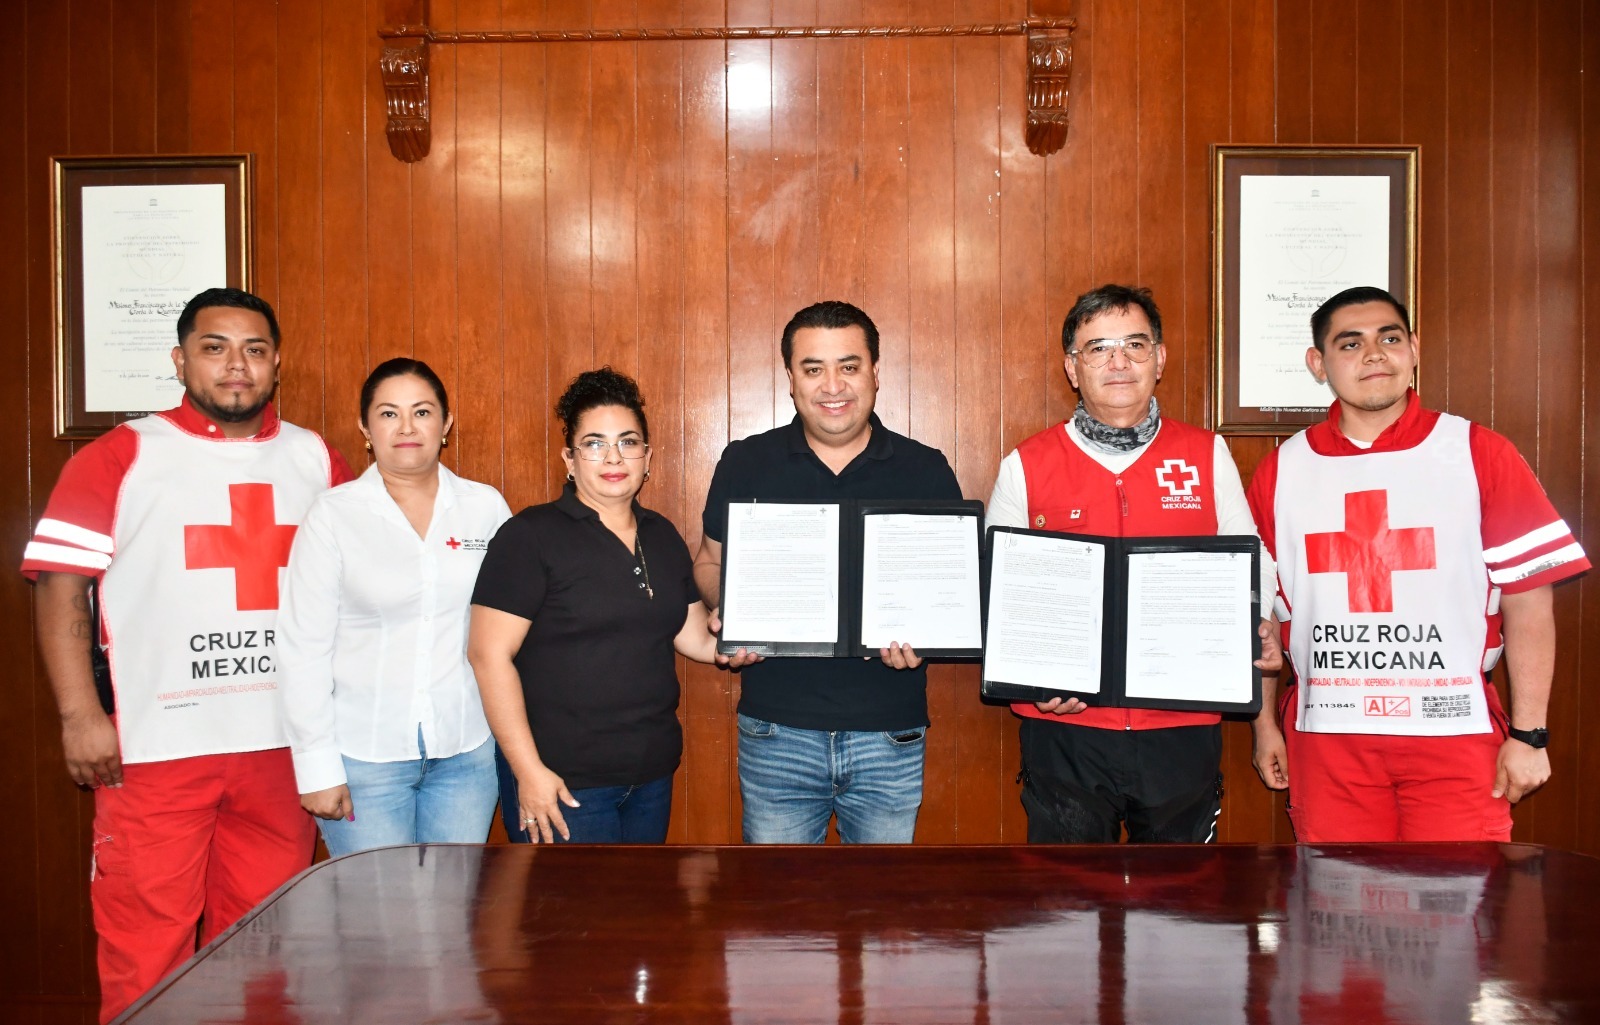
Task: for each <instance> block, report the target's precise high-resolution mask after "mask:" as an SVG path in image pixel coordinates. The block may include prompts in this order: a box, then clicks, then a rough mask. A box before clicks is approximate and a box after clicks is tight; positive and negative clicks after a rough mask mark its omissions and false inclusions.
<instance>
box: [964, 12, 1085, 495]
mask: <svg viewBox="0 0 1600 1025" xmlns="http://www.w3.org/2000/svg"><path fill="white" fill-rule="evenodd" d="M1093 10H1094V9H1093V0H1088V2H1086V3H1084V4H1083V5H1081V7H1080V9H1079V13H1078V24H1079V28H1078V30H1077V31H1076V32H1074V33H1073V36H1072V54H1073V57H1072V62H1073V76H1072V84H1071V94H1070V95H1069V97H1068V99H1067V116H1068V117H1069V118H1070V119H1071V121H1070V123H1069V126H1068V128H1067V141H1066V144H1065V145H1064V146H1063V147H1062V148H1061V150H1060V151H1059V152H1057V153H1055V154H1054V155H1052V156H1050V157H1049V158H1047V159H1046V160H1045V219H1044V225H1045V247H1046V254H1047V260H1046V278H1045V288H1046V299H1045V307H1046V319H1047V321H1048V328H1049V330H1048V334H1049V338H1048V342H1049V344H1048V346H1047V349H1048V351H1049V354H1050V356H1049V359H1050V364H1051V371H1050V374H1049V375H1048V376H1047V378H1046V381H1047V384H1046V391H1045V417H1044V419H1045V424H1046V425H1047V426H1048V425H1053V424H1058V423H1061V422H1062V421H1063V420H1066V419H1067V418H1068V417H1070V416H1071V415H1072V412H1073V410H1074V409H1076V408H1077V405H1078V394H1077V392H1075V391H1073V390H1072V384H1071V382H1070V381H1068V380H1067V374H1066V369H1065V358H1066V353H1065V351H1064V350H1063V349H1062V347H1061V325H1062V322H1063V321H1065V320H1066V319H1067V312H1068V311H1069V310H1071V309H1072V305H1073V303H1074V302H1076V301H1077V298H1078V296H1080V295H1082V294H1083V293H1084V292H1086V291H1087V290H1089V289H1090V288H1093V287H1095V285H1097V284H1100V283H1101V282H1100V281H1099V280H1098V278H1097V275H1096V271H1095V263H1094V189H1093V185H1092V183H1093V181H1094V161H1095V152H1094V150H1095V119H1094V117H1093V111H1094V106H1095V88H1094V82H1095V77H1094V74H1093V68H1094V65H1095V63H1096V60H1097V58H1096V57H1095V44H1094V38H1095V37H1094V33H1093V32H1091V31H1089V28H1088V26H1089V25H1091V24H1092V23H1093V18H1094V13H1093ZM1021 440H1022V439H1021V438H1007V439H1005V442H1006V445H1007V447H1008V451H1009V449H1010V448H1014V447H1015V443H1016V442H1018V441H1021ZM983 497H984V498H985V499H987V498H988V497H989V496H988V495H987V494H985V495H984V496H983Z"/></svg>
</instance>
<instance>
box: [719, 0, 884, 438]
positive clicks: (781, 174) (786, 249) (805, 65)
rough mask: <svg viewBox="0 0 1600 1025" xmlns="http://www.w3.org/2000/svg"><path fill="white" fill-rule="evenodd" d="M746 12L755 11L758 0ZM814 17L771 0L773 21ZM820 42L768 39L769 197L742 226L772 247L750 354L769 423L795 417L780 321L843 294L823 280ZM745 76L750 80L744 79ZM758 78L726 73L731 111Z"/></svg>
mask: <svg viewBox="0 0 1600 1025" xmlns="http://www.w3.org/2000/svg"><path fill="white" fill-rule="evenodd" d="M749 13H750V15H751V16H759V15H760V13H761V12H760V8H759V5H757V6H756V7H755V8H752V9H751V10H750V12H749ZM817 18H818V10H817V0H776V2H774V3H773V4H772V5H771V11H770V19H771V21H772V22H773V23H774V24H782V25H805V24H810V23H813V22H815V21H816V20H817ZM741 24H743V22H741ZM824 49H826V44H824V43H820V42H817V41H816V40H811V39H796V40H786V41H783V42H775V43H773V44H772V46H771V65H770V66H771V80H770V85H769V86H768V93H769V97H770V103H771V122H772V134H771V159H770V160H768V161H766V162H765V163H764V164H763V166H764V167H767V168H769V169H770V171H771V178H770V182H771V183H772V185H771V192H770V193H769V194H770V196H771V202H770V205H769V206H768V207H767V209H766V211H765V212H764V214H763V215H762V218H761V220H760V221H758V222H756V223H755V224H750V225H748V227H749V228H750V229H752V230H753V231H754V232H755V233H756V234H757V235H759V236H763V237H764V238H765V240H766V242H767V243H768V244H769V245H770V246H771V250H772V307H771V311H770V313H771V318H772V320H771V323H770V324H769V325H768V326H767V327H766V328H765V331H764V333H763V335H762V338H761V340H760V343H759V345H757V346H756V347H755V349H754V350H753V351H752V352H751V356H752V357H753V358H754V359H755V360H757V361H760V362H761V363H762V364H763V365H764V367H765V370H766V373H767V376H768V377H769V378H770V380H771V385H770V388H771V393H770V394H771V403H772V412H771V418H772V419H771V422H772V423H775V424H781V423H787V422H788V421H789V420H791V419H792V418H793V417H794V402H793V400H792V399H791V397H790V394H789V376H788V374H787V373H786V372H785V369H784V366H783V359H782V356H781V354H780V349H779V341H780V339H781V336H782V331H783V327H784V325H785V324H787V323H788V322H789V318H790V317H792V316H794V314H795V313H796V312H798V311H799V310H802V309H804V308H805V307H807V306H810V305H811V304H812V303H815V302H819V301H821V300H824V299H836V298H846V299H847V298H850V297H849V296H846V295H837V294H834V292H833V291H832V290H830V288H829V287H828V286H825V285H824V284H823V276H824V275H823V264H824V262H825V261H824V258H823V256H822V254H823V252H824V251H825V243H826V239H827V237H828V235H829V233H830V232H831V231H833V230H835V225H834V223H833V221H832V219H831V218H827V217H824V216H823V214H822V209H821V207H822V204H823V203H824V202H826V201H827V198H828V193H827V191H826V190H825V188H824V186H823V184H822V176H823V171H822V166H821V164H822V155H823V153H824V152H826V151H827V150H828V149H829V148H830V147H828V146H826V145H825V144H824V143H823V141H822V139H823V137H822V127H821V124H822V110H823V106H824V102H823V99H822V94H821V81H822V79H821V69H820V66H819V65H820V62H821V60H822V52H823V50H824ZM745 81H748V82H749V83H752V85H749V86H747V85H745V84H743V82H745ZM760 82H761V79H760V76H759V75H758V74H756V73H755V72H753V71H747V72H745V73H744V77H743V79H742V80H741V79H740V78H734V79H730V80H729V83H728V105H729V109H730V111H732V110H739V109H744V108H745V107H746V106H747V105H749V104H750V102H751V101H750V100H749V99H747V98H746V90H747V89H748V88H752V87H757V86H759V83H760ZM729 225H730V228H731V229H733V230H734V231H735V237H737V232H738V231H739V230H741V229H742V228H743V227H744V225H743V224H741V221H740V220H739V217H738V215H737V214H736V213H735V212H734V211H733V210H732V209H731V208H730V219H729ZM867 312H868V314H869V315H871V314H872V311H871V310H868V311H867ZM735 337H737V335H735ZM752 373H754V370H753V369H752ZM752 401H758V399H753V400H752Z"/></svg>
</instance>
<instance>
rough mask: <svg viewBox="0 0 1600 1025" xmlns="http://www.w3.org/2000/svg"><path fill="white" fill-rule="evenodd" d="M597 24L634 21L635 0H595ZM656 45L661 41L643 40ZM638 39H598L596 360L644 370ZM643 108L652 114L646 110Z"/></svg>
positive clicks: (593, 118) (594, 89)
mask: <svg viewBox="0 0 1600 1025" xmlns="http://www.w3.org/2000/svg"><path fill="white" fill-rule="evenodd" d="M592 6H593V24H594V27H596V28H619V27H627V26H630V25H633V24H636V21H635V20H634V17H633V2H632V0H595V2H594V3H593V5H592ZM644 45H645V46H648V47H654V46H656V45H658V44H656V43H646V44H644ZM639 48H640V44H638V43H607V44H603V45H599V46H595V47H592V48H591V49H592V51H593V52H592V54H591V57H590V67H589V74H590V80H591V83H592V85H591V94H590V95H591V103H592V107H591V111H590V123H591V132H592V136H591V145H592V150H591V154H592V155H591V164H590V175H589V187H590V194H591V200H590V206H591V218H592V223H593V234H592V238H593V246H594V253H593V257H592V259H593V261H594V264H593V271H592V274H593V279H594V289H593V292H592V295H593V296H594V299H593V303H594V314H593V316H594V338H595V363H596V364H607V363H608V364H610V365H612V366H613V367H615V368H616V369H617V370H620V371H621V372H623V373H625V374H629V375H631V376H637V374H638V370H639V326H640V324H639V279H638V253H637V251H636V249H635V233H636V227H635V225H636V220H637V217H638V215H639V213H638V211H637V209H636V205H637V202H638V175H639V169H638V168H637V167H636V166H635V157H636V146H635V142H636V140H635V132H636V130H637V128H636V125H635V111H636V110H637V109H638V108H637V106H636V103H635V89H636V84H635V78H636V71H637V66H638V60H639V57H640V53H639ZM640 115H641V116H646V115H645V114H644V112H642V111H640Z"/></svg>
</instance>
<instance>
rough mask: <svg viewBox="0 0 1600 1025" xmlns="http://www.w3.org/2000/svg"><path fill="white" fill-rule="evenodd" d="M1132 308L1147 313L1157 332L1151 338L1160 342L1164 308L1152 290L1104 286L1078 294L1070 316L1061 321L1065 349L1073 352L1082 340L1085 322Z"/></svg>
mask: <svg viewBox="0 0 1600 1025" xmlns="http://www.w3.org/2000/svg"><path fill="white" fill-rule="evenodd" d="M1131 307H1138V308H1139V309H1140V310H1142V311H1143V312H1144V315H1145V317H1146V318H1147V319H1148V320H1149V321H1150V330H1151V332H1153V333H1154V335H1155V337H1153V338H1151V339H1150V340H1151V341H1152V342H1154V343H1155V344H1157V345H1160V344H1161V310H1160V309H1159V308H1157V306H1156V300H1155V297H1154V296H1152V295H1151V294H1150V290H1149V289H1148V288H1140V287H1138V286H1132V285H1101V286H1100V287H1099V288H1094V289H1090V290H1089V291H1087V292H1085V293H1083V294H1082V295H1080V296H1078V301H1077V302H1075V303H1073V304H1072V309H1071V311H1069V312H1068V313H1067V319H1066V320H1065V321H1063V322H1062V324H1061V351H1062V352H1064V353H1067V354H1068V355H1071V353H1072V346H1073V345H1074V344H1076V342H1077V340H1078V329H1079V328H1081V327H1082V326H1083V325H1084V324H1086V323H1088V322H1089V321H1091V320H1093V319H1094V318H1096V317H1098V316H1100V315H1101V314H1102V313H1122V312H1125V311H1126V310H1128V309H1129V308H1131Z"/></svg>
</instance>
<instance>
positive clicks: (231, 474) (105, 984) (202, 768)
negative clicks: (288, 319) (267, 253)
mask: <svg viewBox="0 0 1600 1025" xmlns="http://www.w3.org/2000/svg"><path fill="white" fill-rule="evenodd" d="M172 361H173V364H174V366H175V367H176V369H177V377H178V380H179V382H180V383H182V384H183V386H184V391H185V395H184V398H183V402H182V404H181V405H179V406H178V407H177V408H176V409H171V410H168V411H166V412H164V413H157V414H154V415H152V416H149V417H146V418H144V419H140V420H133V421H129V422H127V423H124V424H121V425H119V426H117V427H116V428H114V429H112V430H111V431H109V432H107V433H106V434H105V435H103V436H102V437H100V438H98V439H96V440H95V441H94V442H92V443H91V444H89V445H87V446H85V447H84V448H83V449H82V450H81V451H79V452H78V453H77V454H76V455H74V456H73V457H72V459H71V460H70V461H69V462H68V463H67V465H66V467H65V468H64V469H63V470H62V472H61V478H60V480H58V481H57V482H56V487H55V490H54V491H53V492H52V493H51V495H50V502H49V505H48V506H47V507H46V509H45V513H44V517H43V518H42V519H41V520H40V521H39V525H38V528H37V529H36V530H35V532H34V535H33V539H32V541H31V542H30V543H29V544H28V547H27V551H26V552H25V554H24V556H23V562H22V572H23V574H24V575H25V576H27V577H28V578H29V579H30V580H35V581H36V582H37V584H38V590H37V594H36V608H37V624H38V635H39V648H40V651H41V653H42V655H43V657H44V662H45V667H46V669H47V670H48V671H49V674H50V683H51V686H52V687H53V689H54V690H55V695H56V702H57V706H58V708H59V711H60V713H61V733H62V746H63V748H64V752H65V755H66V762H67V773H68V775H70V776H71V777H72V779H73V781H74V782H76V783H78V784H79V785H80V786H85V787H92V788H93V789H94V791H95V820H94V858H93V861H92V868H91V882H90V895H91V898H92V903H93V905H94V920H95V930H96V932H97V933H98V934H99V941H100V942H99V969H100V990H101V1019H102V1020H103V1021H104V1020H109V1019H110V1018H113V1017H115V1016H116V1015H117V1014H118V1013H119V1012H121V1011H122V1010H123V1009H124V1008H126V1007H127V1006H128V1005H129V1004H131V1003H132V1002H133V1001H134V1000H136V999H137V998H138V997H139V996H140V994H142V993H143V992H144V991H145V990H146V989H148V988H150V986H152V985H153V984H154V983H156V982H157V981H158V980H159V979H160V978H161V977H162V976H164V975H165V974H166V973H167V972H169V971H170V970H172V969H173V968H174V967H176V966H177V965H179V964H181V963H182V962H183V961H184V960H185V959H187V958H188V957H189V955H191V954H192V953H194V950H195V939H196V926H197V925H198V924H199V923H201V922H202V921H203V923H204V927H203V929H202V930H201V932H200V936H199V939H200V942H201V943H205V942H208V941H210V940H211V939H212V938H213V937H215V936H216V935H217V934H218V933H220V932H222V930H223V929H226V928H227V927H228V926H229V925H231V924H232V923H233V922H235V921H236V920H237V919H238V918H239V917H240V916H241V915H243V914H244V913H245V912H246V911H248V910H249V909H250V908H252V907H254V906H255V905H256V904H257V903H259V902H260V901H261V900H262V898H264V897H266V896H267V895H268V894H270V893H271V892H272V891H273V890H274V889H276V888H277V887H278V886H279V885H281V884H282V883H283V882H284V881H285V880H287V879H288V878H289V877H290V876H292V875H294V873H295V872H297V871H299V870H300V869H302V868H305V867H306V866H307V865H308V864H310V861H311V852H312V845H313V842H314V836H315V830H314V827H313V825H312V822H311V819H310V818H309V817H308V816H307V815H306V814H305V812H304V811H302V810H301V808H300V797H299V794H298V792H297V790H296V787H295V781H294V769H293V767H292V765H291V763H290V758H289V752H288V750H287V748H286V747H285V740H284V736H283V731H282V728H281V727H280V726H279V723H278V712H277V702H276V695H275V694H274V693H273V692H274V690H275V689H276V687H277V676H276V666H275V665H274V661H275V656H276V648H275V644H274V640H275V638H274V631H275V629H276V620H277V610H278V586H279V581H280V574H281V572H282V569H283V567H284V566H285V565H286V564H287V563H288V559H289V545H290V542H291V541H292V540H293V538H294V533H295V529H296V524H298V523H299V521H300V518H301V516H303V515H304V513H305V511H306V509H307V507H309V506H310V504H311V500H312V499H313V498H315V497H316V495H317V494H318V493H320V492H321V491H323V490H324V489H326V488H328V487H330V486H331V485H334V484H340V483H343V482H344V481H346V480H349V479H350V470H349V467H348V466H346V465H345V462H344V459H343V458H342V457H341V456H340V455H339V454H338V453H337V452H336V451H334V450H333V449H331V448H330V447H329V446H328V445H327V443H326V442H324V441H323V440H322V439H321V438H320V437H318V436H317V435H316V434H313V433H312V432H310V431H307V430H305V429H303V428H300V427H295V426H293V425H292V424H286V423H284V422H283V421H281V420H279V419H278V416H277V414H276V413H275V412H274V411H273V408H272V401H271V400H272V395H273V392H274V390H275V388H276V386H277V383H278V324H277V319H276V317H275V316H274V315H273V312H272V307H271V306H270V305H268V304H267V303H266V302H265V301H264V300H262V299H259V298H257V297H256V296H253V295H250V294H249V293H247V292H241V291H239V290H237V289H230V288H214V289H209V290H207V291H205V292H202V293H200V294H199V295H197V296H195V297H194V298H193V299H191V300H190V301H189V303H188V305H187V306H186V307H185V308H184V311H183V313H182V315H181V316H180V317H179V319H178V345H177V346H176V347H175V348H174V349H173V350H172ZM91 584H92V585H94V590H93V594H94V596H93V598H91ZM94 601H97V602H98V605H99V610H98V611H99V616H98V624H99V636H98V637H96V636H94V633H95V630H94V625H93V624H94V622H95V619H96V617H95V616H94V615H93V610H92V605H91V603H92V602H94ZM102 652H103V653H104V655H105V656H106V658H107V659H108V662H109V666H108V668H107V669H106V670H105V671H103V672H101V673H99V674H97V672H96V670H95V668H94V660H95V657H96V656H99V655H100V654H101V653H102ZM97 675H99V676H100V677H101V678H100V679H98V680H97ZM97 685H98V686H97ZM97 691H98V692H97Z"/></svg>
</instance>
